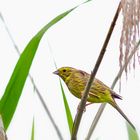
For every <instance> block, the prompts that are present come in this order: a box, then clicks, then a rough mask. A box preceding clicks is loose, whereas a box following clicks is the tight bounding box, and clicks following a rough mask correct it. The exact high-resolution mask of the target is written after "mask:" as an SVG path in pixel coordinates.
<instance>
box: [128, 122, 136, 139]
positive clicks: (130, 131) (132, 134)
mask: <svg viewBox="0 0 140 140" xmlns="http://www.w3.org/2000/svg"><path fill="white" fill-rule="evenodd" d="M126 126H127V133H128V139H129V140H139V136H138V133H137V131H135V130H134V129H133V128H132V127H131V126H130V125H129V124H128V123H127V122H126Z"/></svg>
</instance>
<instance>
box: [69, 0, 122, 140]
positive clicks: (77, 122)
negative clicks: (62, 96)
mask: <svg viewBox="0 0 140 140" xmlns="http://www.w3.org/2000/svg"><path fill="white" fill-rule="evenodd" d="M120 9H121V2H120V3H119V6H118V8H117V11H116V13H115V16H114V18H113V21H112V23H111V25H110V28H109V31H108V34H107V36H106V39H105V41H104V44H103V46H102V49H101V51H100V54H99V56H98V59H97V61H96V64H95V67H94V68H93V71H92V73H91V76H90V78H89V80H88V82H87V85H86V88H85V90H84V93H83V96H82V99H81V101H80V104H79V106H78V111H77V114H76V116H75V120H74V124H73V130H72V136H71V140H76V139H77V133H78V129H79V125H80V122H81V119H82V115H83V111H84V108H85V104H86V101H87V97H88V93H89V90H90V87H91V85H92V83H93V81H94V78H95V75H96V73H97V71H98V68H99V66H100V64H101V61H102V59H103V56H104V54H105V51H106V48H107V45H108V42H109V40H110V37H111V35H112V32H113V29H114V27H115V24H116V21H117V19H118V15H119V13H120Z"/></svg>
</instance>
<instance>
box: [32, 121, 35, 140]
mask: <svg viewBox="0 0 140 140" xmlns="http://www.w3.org/2000/svg"><path fill="white" fill-rule="evenodd" d="M34 132H35V125H34V119H33V123H32V132H31V140H34V136H35V134H34Z"/></svg>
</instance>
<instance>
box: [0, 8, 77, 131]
mask: <svg viewBox="0 0 140 140" xmlns="http://www.w3.org/2000/svg"><path fill="white" fill-rule="evenodd" d="M74 9H75V8H72V9H70V10H68V11H66V12H64V13H62V14H60V15H59V16H57V17H56V18H54V19H53V20H52V21H51V22H49V23H48V24H47V25H46V26H44V27H43V28H42V29H41V30H40V31H39V32H38V33H37V34H36V35H35V36H34V37H33V38H32V39H31V41H30V42H29V43H28V45H27V46H26V48H25V50H24V51H23V53H22V54H21V56H20V58H19V60H18V62H17V64H16V66H15V69H14V71H13V74H12V76H11V78H10V80H9V82H8V85H7V87H6V90H5V92H4V95H3V96H2V98H1V100H0V114H1V116H2V119H3V123H4V127H5V129H7V128H8V126H9V124H10V122H11V119H12V117H13V115H14V112H15V110H16V107H17V104H18V101H19V98H20V96H21V93H22V89H23V87H24V84H25V81H26V78H27V76H28V73H29V70H30V67H31V64H32V61H33V58H34V55H35V53H36V50H37V48H38V45H39V42H40V40H41V38H42V36H43V35H44V33H45V32H46V31H47V30H48V29H49V28H50V27H51V26H53V25H54V24H55V23H57V22H58V21H59V20H61V19H62V18H64V17H65V16H66V15H67V14H69V13H70V12H71V11H72V10H74Z"/></svg>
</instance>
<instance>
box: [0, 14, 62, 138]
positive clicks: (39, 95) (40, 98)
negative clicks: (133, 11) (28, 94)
mask: <svg viewBox="0 0 140 140" xmlns="http://www.w3.org/2000/svg"><path fill="white" fill-rule="evenodd" d="M0 18H1V20H2V21H3V24H4V26H5V29H6V31H7V33H8V35H9V37H10V39H11V41H12V43H13V46H14V48H15V50H16V52H17V53H18V55H19V56H20V51H19V49H18V46H17V45H16V43H15V41H14V39H13V37H12V35H11V33H10V31H9V29H8V26H7V25H6V22H5V20H4V18H3V16H2V14H1V13H0ZM28 76H29V78H30V80H31V83H32V85H33V87H34V90H35V91H36V93H37V95H38V97H39V100H40V102H41V104H42V106H43V107H44V109H45V111H46V113H47V114H48V117H49V119H50V120H51V123H52V124H53V126H54V128H55V130H56V132H57V135H58V137H59V139H60V140H63V137H62V134H61V133H60V131H59V128H58V127H57V125H56V123H55V121H54V119H53V117H52V115H51V113H50V111H49V109H48V107H47V105H46V103H45V101H44V99H43V97H42V95H41V93H40V92H39V89H38V88H37V85H36V84H35V82H34V80H33V77H32V76H31V74H29V75H28Z"/></svg>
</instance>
